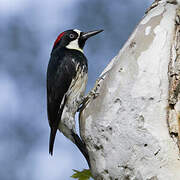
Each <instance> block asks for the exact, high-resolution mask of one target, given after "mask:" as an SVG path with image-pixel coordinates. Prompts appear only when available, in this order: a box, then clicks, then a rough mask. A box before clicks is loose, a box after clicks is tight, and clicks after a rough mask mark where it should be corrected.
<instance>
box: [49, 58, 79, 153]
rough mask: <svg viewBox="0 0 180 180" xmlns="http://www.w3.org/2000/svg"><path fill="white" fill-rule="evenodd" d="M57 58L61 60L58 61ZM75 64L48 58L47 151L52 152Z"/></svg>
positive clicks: (62, 59) (63, 59)
mask: <svg viewBox="0 0 180 180" xmlns="http://www.w3.org/2000/svg"><path fill="white" fill-rule="evenodd" d="M58 58H60V59H61V61H58ZM75 68H76V67H75V64H74V63H73V62H72V61H71V60H70V59H65V58H63V57H56V59H54V58H53V59H52V58H51V59H50V62H49V65H48V71H47V110H48V120H49V124H50V127H51V132H50V141H49V153H50V154H51V155H52V154H53V146H54V140H55V136H56V132H57V129H58V126H59V123H60V120H61V115H62V112H63V108H64V105H65V103H66V93H67V91H68V89H69V86H70V84H71V81H72V79H73V77H75V75H76V71H75Z"/></svg>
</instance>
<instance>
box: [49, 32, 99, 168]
mask: <svg viewBox="0 0 180 180" xmlns="http://www.w3.org/2000/svg"><path fill="white" fill-rule="evenodd" d="M99 32H102V30H100V31H90V32H87V33H84V32H81V31H79V30H68V31H65V32H63V33H61V34H60V35H59V36H58V37H57V39H56V41H55V43H54V46H53V49H52V52H51V57H50V61H49V64H48V69H47V111H48V120H49V125H50V129H51V131H50V140H49V153H50V154H51V155H52V154H53V146H54V141H55V136H56V133H57V130H58V129H59V130H60V131H61V132H62V133H63V134H64V135H65V136H66V137H67V138H68V139H70V140H71V141H72V142H73V143H74V144H76V146H77V147H78V148H79V150H80V151H81V152H82V154H83V155H84V156H85V158H86V160H87V162H88V164H89V166H90V162H89V155H88V152H87V149H86V145H85V143H84V142H83V141H82V140H81V138H80V137H79V136H78V135H77V133H76V128H75V113H76V112H77V110H78V108H79V106H80V104H81V103H83V96H84V92H85V88H86V82H87V71H88V65H87V59H86V57H85V55H84V53H83V47H84V45H85V42H86V40H87V39H88V38H89V37H91V36H94V35H96V34H97V33H99Z"/></svg>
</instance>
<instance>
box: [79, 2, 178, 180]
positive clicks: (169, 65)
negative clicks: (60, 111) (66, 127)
mask: <svg viewBox="0 0 180 180" xmlns="http://www.w3.org/2000/svg"><path fill="white" fill-rule="evenodd" d="M179 4H180V3H179V2H178V1H175V0H171V1H165V0H164V1H157V0H156V1H155V3H154V4H153V5H152V6H151V7H150V8H149V9H148V10H147V12H146V15H145V16H144V18H143V19H142V21H141V22H140V23H139V25H138V26H137V28H136V29H135V31H134V32H133V34H132V35H131V37H130V38H129V40H128V41H127V43H126V44H125V45H124V47H123V48H122V50H121V51H120V52H119V54H118V55H117V56H116V57H115V58H114V59H113V60H112V62H111V63H110V64H109V65H108V67H107V68H106V69H105V70H104V72H103V73H102V74H104V73H105V75H104V76H103V78H101V79H100V81H99V82H98V83H97V84H96V91H97V93H99V95H98V96H97V97H95V98H93V97H92V98H91V99H90V101H89V103H88V104H87V106H86V107H85V109H84V110H83V111H82V112H81V113H80V131H81V137H82V139H83V140H84V141H85V143H86V145H87V148H88V152H89V156H90V162H91V171H92V174H93V176H94V178H95V179H97V180H101V179H104V180H106V179H107V180H108V179H112V180H119V179H122V180H124V179H131V180H179V179H180V159H179V158H180V157H179V148H178V135H179V119H180V118H179V117H180V101H179V99H180V96H179V89H180V56H179V55H180V25H179V24H180V20H179V17H180V7H179Z"/></svg>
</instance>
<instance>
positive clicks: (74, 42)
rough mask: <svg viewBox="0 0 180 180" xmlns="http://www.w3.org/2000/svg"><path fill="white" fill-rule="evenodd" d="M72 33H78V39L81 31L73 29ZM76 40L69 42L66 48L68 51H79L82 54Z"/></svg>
mask: <svg viewBox="0 0 180 180" xmlns="http://www.w3.org/2000/svg"><path fill="white" fill-rule="evenodd" d="M73 31H75V32H77V33H78V38H79V36H80V33H81V31H79V30H78V29H74V30H73ZM78 38H77V39H75V40H74V41H71V42H70V43H69V44H68V45H67V46H66V48H68V49H76V50H78V51H81V52H82V53H83V50H82V49H81V48H80V47H79V44H78Z"/></svg>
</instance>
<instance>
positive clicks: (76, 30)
mask: <svg viewBox="0 0 180 180" xmlns="http://www.w3.org/2000/svg"><path fill="white" fill-rule="evenodd" d="M73 31H75V32H77V33H78V35H79V36H80V33H81V31H80V30H78V29H74V30H73Z"/></svg>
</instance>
